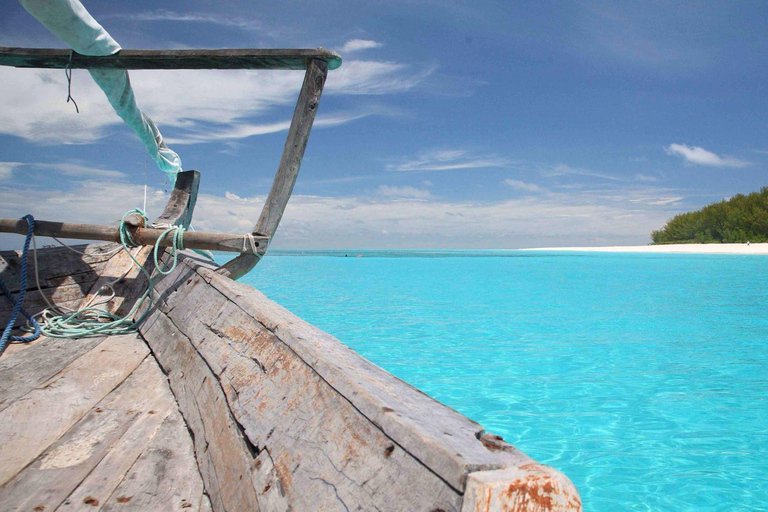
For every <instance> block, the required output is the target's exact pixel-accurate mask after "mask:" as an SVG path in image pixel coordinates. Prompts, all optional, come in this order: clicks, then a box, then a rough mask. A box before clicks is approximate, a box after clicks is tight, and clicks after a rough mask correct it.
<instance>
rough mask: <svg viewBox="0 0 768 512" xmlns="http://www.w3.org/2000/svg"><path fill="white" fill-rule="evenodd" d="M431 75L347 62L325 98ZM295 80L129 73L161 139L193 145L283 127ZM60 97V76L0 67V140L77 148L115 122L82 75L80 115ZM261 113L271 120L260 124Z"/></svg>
mask: <svg viewBox="0 0 768 512" xmlns="http://www.w3.org/2000/svg"><path fill="white" fill-rule="evenodd" d="M432 71H433V68H429V69H413V68H411V67H410V66H407V65H405V64H399V63H393V62H377V61H354V60H353V61H348V62H345V63H344V65H343V66H342V67H341V68H340V69H339V70H336V71H332V72H330V73H329V77H328V82H327V86H326V89H325V94H327V95H382V94H394V93H401V92H405V91H408V90H410V89H411V88H413V87H415V86H416V85H418V84H419V83H420V82H421V81H423V80H424V78H426V76H428V75H429V74H430V73H431V72H432ZM302 80H303V73H301V72H297V71H269V70H229V71H221V70H161V71H147V70H142V71H132V72H131V82H132V84H133V87H134V90H135V92H136V98H137V100H138V103H139V106H140V107H141V108H142V109H143V110H144V111H145V112H146V113H147V114H148V115H149V116H150V117H152V118H153V119H154V120H155V121H156V122H157V124H158V126H159V127H160V129H161V130H163V131H164V133H165V134H166V135H167V134H168V130H169V129H170V130H171V131H172V132H173V131H174V129H175V132H176V133H174V137H171V138H169V139H176V140H187V139H189V140H190V141H194V142H204V141H208V140H222V139H223V138H226V137H224V136H223V135H222V134H227V133H229V134H230V135H231V138H234V139H236V138H241V137H243V136H249V135H258V134H262V133H272V132H274V131H280V130H284V129H286V128H287V127H286V125H285V123H286V121H285V120H282V121H278V120H275V119H274V116H273V110H275V108H276V107H285V108H287V109H290V107H292V106H293V105H294V104H295V102H296V98H297V97H298V92H299V89H300V87H301V83H302ZM66 92H67V86H66V80H65V78H64V72H63V71H48V70H44V71H40V70H29V69H13V68H0V134H7V135H16V136H18V137H21V138H23V139H25V140H27V141H29V142H34V143H38V144H84V143H90V142H93V141H95V140H98V139H100V138H102V137H104V136H105V135H106V134H107V132H108V130H109V129H110V128H112V127H115V126H118V125H121V124H122V121H121V120H120V119H119V118H118V117H117V115H115V113H114V111H113V110H112V107H111V106H110V105H109V103H108V102H107V100H106V98H105V97H104V94H103V93H102V92H101V90H100V89H99V88H98V87H97V86H96V84H95V83H94V82H93V80H92V79H91V78H90V76H89V75H88V74H87V72H85V71H82V70H75V71H74V72H73V82H72V96H73V97H74V98H75V100H76V101H77V102H78V105H79V106H80V114H77V113H75V109H74V108H73V106H72V105H71V104H67V103H66V101H65V100H66ZM363 114H364V115H370V114H371V112H365V113H363ZM268 115H269V117H271V119H265V117H266V116H268ZM288 115H290V114H288ZM325 115H327V116H328V117H327V118H326V121H325V123H326V124H325V126H332V125H334V124H340V123H342V122H350V121H352V120H354V119H359V115H360V114H352V115H350V114H344V113H327V114H325ZM319 121H320V120H319ZM322 125H323V124H322V123H321V124H320V126H322ZM119 129H121V130H126V131H128V128H126V127H120V128H119Z"/></svg>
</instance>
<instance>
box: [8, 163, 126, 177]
mask: <svg viewBox="0 0 768 512" xmlns="http://www.w3.org/2000/svg"><path fill="white" fill-rule="evenodd" d="M19 167H28V168H31V169H40V170H44V171H51V172H55V173H58V174H63V175H64V176H71V177H74V178H89V179H91V178H110V179H122V178H125V177H126V174H125V173H122V172H120V171H113V170H111V169H102V168H100V167H91V166H87V165H81V164H79V163H74V162H62V163H56V164H48V163H24V162H0V179H9V178H10V177H11V175H12V174H13V170H14V169H17V168H19Z"/></svg>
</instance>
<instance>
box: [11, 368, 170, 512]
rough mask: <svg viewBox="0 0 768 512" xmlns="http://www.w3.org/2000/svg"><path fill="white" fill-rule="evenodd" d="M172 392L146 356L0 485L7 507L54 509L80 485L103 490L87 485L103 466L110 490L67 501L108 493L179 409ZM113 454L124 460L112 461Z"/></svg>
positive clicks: (79, 503)
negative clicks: (69, 425)
mask: <svg viewBox="0 0 768 512" xmlns="http://www.w3.org/2000/svg"><path fill="white" fill-rule="evenodd" d="M169 395H170V390H168V385H167V383H166V381H165V378H164V377H163V375H162V372H160V370H159V368H158V367H157V363H156V362H155V361H154V360H153V359H151V358H146V359H144V362H143V363H142V364H141V365H140V366H139V367H138V368H137V369H136V371H134V372H133V373H132V374H131V375H130V376H129V377H128V378H127V379H126V380H125V382H123V383H122V384H121V385H120V386H118V387H117V388H116V389H115V390H114V391H112V392H111V393H110V394H109V395H107V396H106V397H105V398H104V399H103V400H101V401H100V402H99V403H97V404H96V406H95V407H94V408H93V409H91V410H90V411H89V412H88V414H86V415H85V416H84V417H83V418H82V419H81V420H80V421H79V422H77V423H76V424H75V425H74V426H73V427H72V428H71V429H70V430H69V431H68V432H67V433H66V434H65V435H64V436H63V437H61V438H60V439H59V440H58V441H56V442H55V443H54V444H53V445H51V447H50V448H48V449H47V450H46V451H45V452H44V453H43V454H42V455H41V456H40V457H38V458H37V459H36V460H35V461H34V462H33V463H32V464H30V465H28V466H27V467H25V468H24V469H23V470H22V471H21V472H20V473H18V474H17V475H16V476H15V477H14V478H13V479H12V480H11V481H9V482H8V483H7V484H6V485H5V486H3V487H2V488H0V503H2V504H3V510H34V507H44V508H45V510H55V509H56V507H58V506H59V505H60V504H61V503H62V502H63V501H64V500H65V498H67V496H70V494H71V493H72V491H73V490H74V489H76V488H77V489H81V490H87V491H90V492H94V491H100V490H101V491H104V490H105V489H103V487H104V486H102V488H101V489H100V488H99V487H98V486H93V485H90V486H88V488H87V489H84V488H83V483H85V482H83V479H86V481H88V482H92V481H93V480H98V475H101V476H105V475H104V474H103V470H104V469H106V468H105V466H109V469H110V470H111V471H112V473H111V474H110V475H109V476H108V479H107V482H108V483H109V482H110V480H115V479H116V481H114V483H113V484H112V487H111V489H108V491H109V492H106V493H103V494H102V493H99V492H95V493H94V494H90V495H83V496H80V495H78V494H77V493H75V496H74V498H72V496H70V498H71V499H70V500H69V501H70V505H71V504H72V503H76V504H77V505H79V506H80V507H82V506H83V502H84V501H86V500H88V501H91V502H92V501H93V500H94V499H95V500H96V501H98V499H101V500H102V501H103V500H105V499H106V498H108V497H109V496H110V494H111V492H112V491H113V490H114V488H115V487H116V486H117V485H118V484H119V483H120V481H121V480H122V478H123V476H124V475H125V473H126V472H127V471H128V469H129V468H130V466H131V465H132V464H133V462H135V461H136V459H137V458H138V457H139V455H140V454H141V452H142V451H143V449H144V447H146V445H147V443H148V442H149V439H148V438H147V437H148V436H149V437H150V438H151V436H152V435H153V434H154V432H155V431H156V430H157V427H158V426H159V425H160V423H161V422H162V420H163V418H164V417H165V416H167V415H168V414H169V413H170V411H171V408H174V409H175V403H174V402H173V399H172V397H170V396H169ZM137 434H138V435H137ZM126 452H127V453H126ZM131 457H132V458H131ZM115 459H117V460H119V461H120V462H122V465H121V464H114V463H112V464H110V463H109V462H110V461H112V462H113V461H115ZM86 477H87V478H86ZM81 482H83V483H81ZM89 498H91V499H90V500H89ZM89 506H90V505H89Z"/></svg>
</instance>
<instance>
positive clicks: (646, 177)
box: [635, 174, 661, 183]
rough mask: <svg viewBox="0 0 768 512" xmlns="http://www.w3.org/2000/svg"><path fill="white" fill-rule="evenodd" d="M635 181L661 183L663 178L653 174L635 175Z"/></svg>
mask: <svg viewBox="0 0 768 512" xmlns="http://www.w3.org/2000/svg"><path fill="white" fill-rule="evenodd" d="M635 179H636V180H637V181H644V182H647V183H649V182H655V181H661V178H659V177H658V176H653V175H651V174H635Z"/></svg>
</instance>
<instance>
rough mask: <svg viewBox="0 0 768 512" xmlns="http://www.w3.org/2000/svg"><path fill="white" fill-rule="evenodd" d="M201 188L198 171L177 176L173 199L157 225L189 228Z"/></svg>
mask: <svg viewBox="0 0 768 512" xmlns="http://www.w3.org/2000/svg"><path fill="white" fill-rule="evenodd" d="M199 188H200V173H199V172H198V171H183V172H180V173H178V174H177V175H176V183H175V184H174V186H173V191H172V192H171V197H170V198H168V203H166V205H165V209H164V210H163V213H161V214H160V216H159V217H158V218H157V219H155V221H154V224H155V225H168V226H183V227H185V228H188V227H189V224H190V222H192V213H193V212H194V210H195V204H196V203H197V192H198V189H199ZM190 247H191V246H190Z"/></svg>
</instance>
